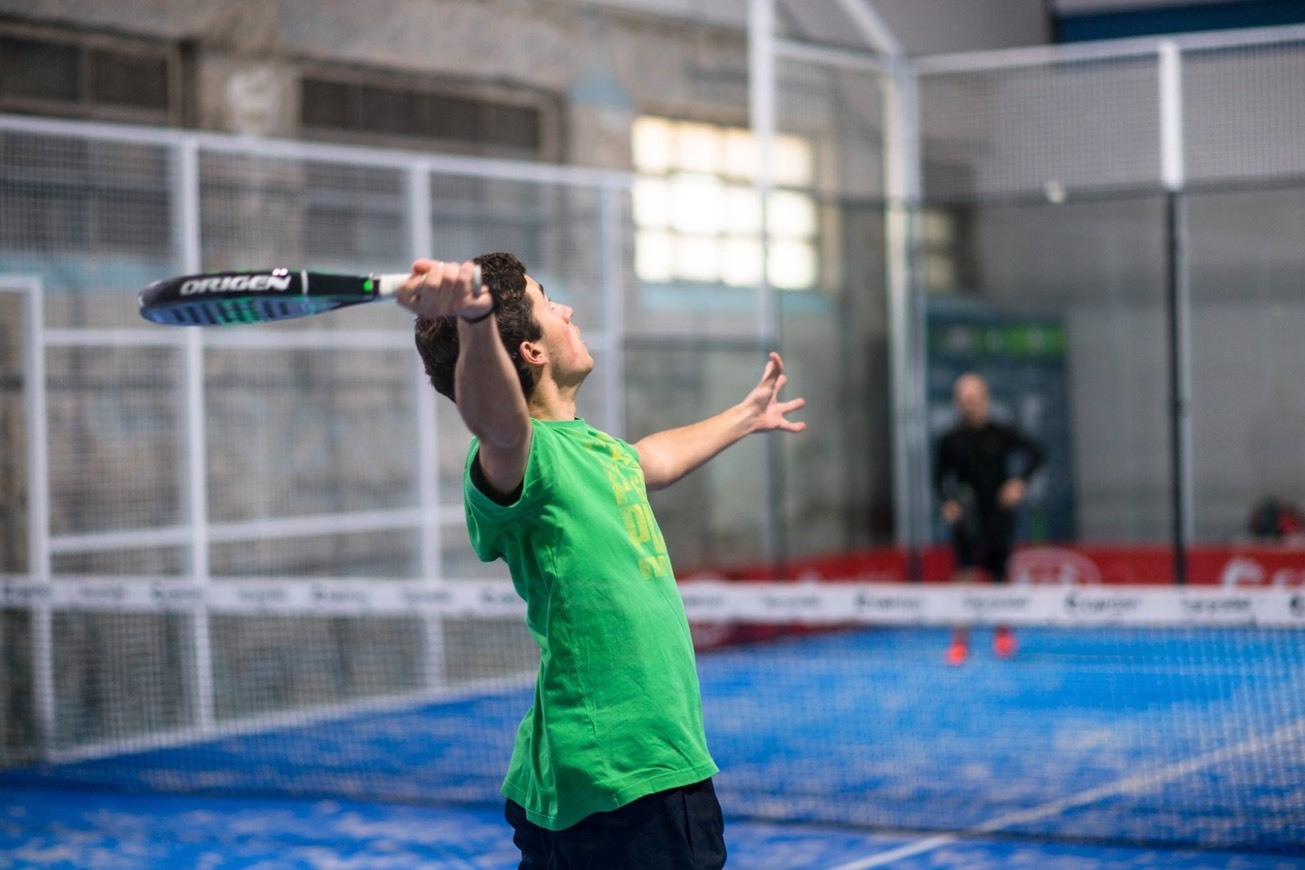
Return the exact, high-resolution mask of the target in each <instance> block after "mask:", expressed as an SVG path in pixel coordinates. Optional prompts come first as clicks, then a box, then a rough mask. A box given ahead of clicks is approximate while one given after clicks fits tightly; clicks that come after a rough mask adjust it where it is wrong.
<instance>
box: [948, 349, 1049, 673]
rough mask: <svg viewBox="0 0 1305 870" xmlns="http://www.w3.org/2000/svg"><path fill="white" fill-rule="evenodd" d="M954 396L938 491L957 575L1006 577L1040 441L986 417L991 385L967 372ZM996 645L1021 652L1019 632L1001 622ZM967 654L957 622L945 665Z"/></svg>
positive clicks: (999, 650)
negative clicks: (949, 530) (1017, 514)
mask: <svg viewBox="0 0 1305 870" xmlns="http://www.w3.org/2000/svg"><path fill="white" fill-rule="evenodd" d="M952 395H953V400H954V402H955V405H956V410H957V412H958V413H959V415H960V420H959V421H958V422H957V424H956V425H955V426H954V427H953V428H952V429H950V430H949V431H948V432H947V433H945V434H944V435H943V436H942V438H941V439H940V440H939V441H938V452H937V457H936V459H935V462H934V473H933V486H934V492H935V493H936V494H937V496H938V500H939V502H940V503H941V505H942V516H943V519H944V520H946V522H947V524H948V525H949V526H951V528H952V546H953V552H954V553H955V556H956V567H957V579H958V580H961V581H973V580H976V579H981V578H983V577H984V575H986V579H988V580H989V581H991V582H995V583H1003V582H1006V581H1007V580H1008V579H1009V578H1008V577H1007V573H1006V572H1007V565H1008V563H1009V561H1010V554H1011V548H1012V547H1013V545H1014V542H1015V512H1016V510H1017V509H1018V508H1019V506H1020V504H1021V503H1022V502H1023V501H1024V495H1025V492H1026V491H1027V487H1028V480H1029V477H1030V476H1031V475H1032V474H1033V472H1035V471H1037V469H1038V468H1039V467H1040V466H1041V465H1042V460H1043V451H1042V445H1041V444H1039V443H1038V442H1037V441H1036V440H1034V439H1033V438H1031V437H1030V436H1028V435H1026V434H1025V433H1023V432H1021V431H1020V430H1019V429H1017V428H1015V427H1014V426H1010V425H1007V424H1004V423H998V422H994V421H993V420H990V419H989V418H988V384H987V382H986V381H985V380H984V379H983V378H982V377H981V376H979V375H977V374H975V373H973V372H969V373H966V374H963V375H961V376H960V377H959V378H957V379H956V383H955V385H954V388H953V394H952ZM993 650H994V652H995V653H996V654H997V655H998V656H999V657H1001V658H1007V657H1009V656H1012V655H1014V654H1015V636H1014V634H1012V633H1011V631H1010V629H1009V628H1007V627H1005V626H998V627H997V630H996V633H995V634H994V637H993ZM968 656H969V631H968V629H967V628H966V627H965V626H958V627H957V628H956V629H955V631H954V633H953V635H952V643H951V647H950V648H949V649H948V651H947V662H948V664H951V665H960V664H962V663H964V662H965V659H966V658H967V657H968Z"/></svg>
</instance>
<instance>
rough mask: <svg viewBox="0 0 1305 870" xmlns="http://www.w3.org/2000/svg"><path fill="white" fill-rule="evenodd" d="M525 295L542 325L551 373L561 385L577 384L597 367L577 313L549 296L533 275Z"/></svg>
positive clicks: (527, 280) (527, 277) (544, 345)
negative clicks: (577, 322)
mask: <svg viewBox="0 0 1305 870" xmlns="http://www.w3.org/2000/svg"><path fill="white" fill-rule="evenodd" d="M526 298H528V299H529V300H530V303H531V306H532V307H531V314H532V315H533V316H534V318H535V322H536V323H538V324H539V329H540V332H541V333H542V335H541V336H540V339H539V344H541V345H542V346H543V348H544V350H545V351H546V352H547V354H548V366H549V367H550V368H551V369H552V376H553V378H554V380H556V381H557V382H558V383H559V384H561V385H564V386H565V385H571V384H574V385H578V384H579V383H580V382H581V381H583V380H584V379H585V376H586V375H588V374H589V373H590V372H591V371H593V369H594V358H593V357H592V356H591V355H590V354H589V346H588V345H586V344H585V343H584V342H583V341H581V339H580V327H578V326H576V325H575V324H574V323H572V322H571V315H572V314H574V313H575V311H574V309H572V308H571V306H569V305H563V304H562V303H560V302H554V301H553V300H551V299H549V298H548V294H547V293H546V292H545V291H544V288H543V286H542V285H540V284H539V283H538V282H537V281H535V279H534V278H531V277H530V276H529V275H527V276H526Z"/></svg>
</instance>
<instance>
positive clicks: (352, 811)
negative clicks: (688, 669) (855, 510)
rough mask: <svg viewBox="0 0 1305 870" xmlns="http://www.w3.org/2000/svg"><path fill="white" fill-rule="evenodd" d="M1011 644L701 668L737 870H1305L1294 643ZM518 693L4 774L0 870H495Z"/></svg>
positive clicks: (850, 646) (845, 650)
mask: <svg viewBox="0 0 1305 870" xmlns="http://www.w3.org/2000/svg"><path fill="white" fill-rule="evenodd" d="M1018 637H1019V641H1020V650H1019V653H1018V654H1017V655H1016V656H1015V657H1014V658H1013V659H1010V660H1001V661H999V660H997V659H996V658H995V657H994V656H993V655H992V654H991V652H990V651H989V650H988V648H987V646H986V644H987V643H988V641H989V639H990V633H988V634H987V635H985V634H984V633H983V632H975V636H974V656H973V657H972V659H971V660H970V661H969V662H967V663H966V664H965V665H964V666H963V667H960V668H948V667H946V666H945V665H944V664H943V661H942V659H943V653H944V651H945V649H946V646H947V640H948V633H947V631H946V630H941V629H920V628H911V629H875V630H859V631H847V632H839V633H835V634H827V635H820V636H805V637H798V638H789V639H783V640H777V641H775V640H772V641H768V642H765V643H759V644H755V645H748V646H740V647H733V648H729V649H726V650H723V651H719V652H714V653H708V654H704V655H702V656H701V657H700V659H699V672H700V676H701V681H702V690H703V703H704V713H705V716H706V724H707V731H708V738H709V741H710V744H711V747H712V752H713V755H714V756H715V757H716V760H717V762H718V763H719V765H720V767H721V774H720V775H719V776H718V777H717V779H716V785H717V791H718V793H719V794H720V796H721V802H722V805H723V806H724V808H725V813H726V817H727V819H729V826H728V835H727V836H728V844H729V847H730V853H731V860H730V866H731V867H734V868H739V867H741V868H760V870H787V868H829V870H834V868H838V870H864V868H870V867H881V866H883V867H895V868H913V870H914V868H939V867H948V868H987V867H993V868H996V867H1003V868H1011V867H1014V868H1020V867H1028V868H1089V867H1126V868H1132V867H1138V868H1141V867H1176V868H1198V867H1199V868H1216V867H1219V868H1270V867H1272V868H1287V867H1301V868H1305V858H1302V857H1301V856H1305V632H1288V631H1283V632H1274V631H1265V630H1258V631H1249V630H1209V629H1206V630H1203V631H1199V632H1183V631H1158V630H1154V631H1148V630H1137V629H1130V630H1125V629H1093V630H1091V631H1083V630H1081V629H1079V630H1053V629H1028V630H1021V631H1020V632H1019V633H1018ZM529 701H530V691H529V689H528V688H522V687H509V688H503V689H502V690H500V691H497V692H493V693H488V694H484V695H481V696H477V697H472V698H462V699H458V700H449V701H445V702H440V703H427V704H424V705H420V706H414V707H412V708H410V709H407V708H405V709H401V710H392V711H387V712H375V711H372V712H366V711H358V712H357V713H356V714H355V715H348V716H334V717H332V718H330V719H322V720H319V721H315V722H302V721H301V722H299V723H298V724H293V719H291V718H290V717H287V720H286V721H287V722H288V723H290V724H289V725H288V727H285V728H279V729H277V730H263V731H260V732H257V733H252V734H245V735H240V736H227V737H223V738H215V739H212V740H207V741H201V742H192V743H187V744H184V745H178V746H174V747H170V748H158V749H153V750H142V751H136V752H132V753H122V754H117V755H108V756H104V757H100V758H96V759H92V760H85V761H80V762H75V763H68V764H61V765H54V766H45V767H33V768H30V769H18V770H8V771H3V772H0V867H78V868H93V867H109V868H119V867H122V868H134V867H196V868H199V867H206V868H207V867H214V868H216V867H262V868H280V867H313V868H317V867H321V868H352V867H358V868H388V867H395V868H399V867H403V868H415V867H486V868H506V867H512V866H514V858H515V856H514V852H513V850H512V846H511V840H510V835H509V832H508V829H507V826H506V823H505V822H503V821H502V818H501V810H500V805H501V804H500V799H499V797H498V786H499V783H500V782H501V778H502V775H503V770H504V766H505V765H506V761H507V758H508V754H509V752H510V746H511V740H512V736H513V733H514V731H515V727H516V723H517V721H518V720H519V718H520V716H521V714H522V713H523V712H524V710H525V708H526V706H527V705H528V704H529ZM56 785H57V786H58V787H57V788H56V787H55V786H56ZM174 793H184V795H182V796H177V795H174ZM224 794H226V795H229V794H237V795H242V797H239V798H232V797H223V796H220V795H224ZM255 795H261V797H256V796H255ZM305 795H310V796H319V797H305ZM322 795H335V797H330V798H324V797H320V796H322ZM885 831H908V832H916V831H922V832H923V833H906V834H901V835H890V834H883V833H871V832H885ZM953 831H965V832H967V834H966V836H964V837H959V836H955V835H952V834H949V833H948V832H953ZM1088 842H1090V843H1100V842H1108V843H1112V844H1114V843H1129V842H1132V843H1148V844H1152V845H1151V846H1149V847H1146V848H1143V847H1140V846H1138V847H1129V846H1125V845H1110V846H1093V847H1088V846H1082V845H1069V844H1077V843H1088ZM1154 844H1160V846H1156V845H1154Z"/></svg>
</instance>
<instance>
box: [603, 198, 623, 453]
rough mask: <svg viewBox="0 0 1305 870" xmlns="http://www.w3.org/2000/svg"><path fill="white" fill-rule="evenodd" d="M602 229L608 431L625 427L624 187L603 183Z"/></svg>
mask: <svg viewBox="0 0 1305 870" xmlns="http://www.w3.org/2000/svg"><path fill="white" fill-rule="evenodd" d="M598 196H599V205H598V213H599V221H598V232H599V233H601V234H602V244H601V245H600V246H599V258H600V263H599V281H600V282H601V284H602V289H603V331H604V333H605V334H606V336H607V342H606V345H605V349H606V351H607V355H608V357H610V359H608V360H605V361H604V363H603V365H604V368H606V370H607V379H606V389H605V390H604V396H603V402H604V406H605V408H606V411H607V420H606V421H605V424H604V428H606V430H607V431H608V432H617V433H620V437H622V438H625V437H628V433H627V432H626V431H625V281H624V274H625V273H624V271H623V270H622V268H621V255H622V251H623V250H624V248H623V244H622V243H623V241H624V240H623V238H622V229H621V228H622V227H623V226H624V223H623V222H622V221H621V191H620V189H618V188H612V187H600V188H598Z"/></svg>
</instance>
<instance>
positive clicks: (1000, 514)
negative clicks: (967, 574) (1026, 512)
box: [952, 509, 1015, 583]
mask: <svg viewBox="0 0 1305 870" xmlns="http://www.w3.org/2000/svg"><path fill="white" fill-rule="evenodd" d="M1014 543H1015V515H1014V514H1013V513H1011V512H1010V511H1003V510H1000V509H998V510H996V511H993V512H990V513H987V514H979V515H977V516H976V515H974V514H971V513H967V514H966V516H965V517H964V518H963V519H962V521H961V522H959V523H957V524H956V526H955V528H954V529H953V531H952V544H953V551H954V553H955V555H956V565H957V567H958V568H982V569H983V570H984V571H986V572H987V573H988V576H989V579H990V580H992V581H993V582H995V583H1004V582H1005V581H1006V580H1007V577H1006V571H1007V568H1008V566H1009V565H1010V554H1011V549H1012V547H1013V546H1014Z"/></svg>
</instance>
